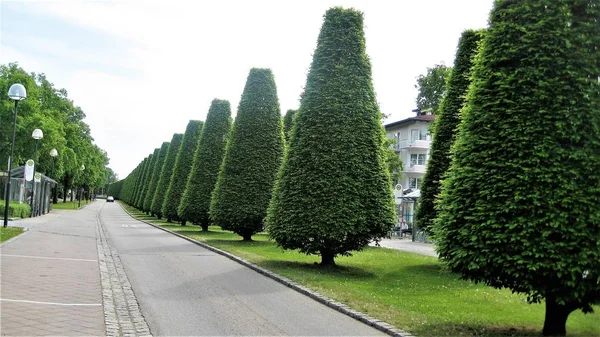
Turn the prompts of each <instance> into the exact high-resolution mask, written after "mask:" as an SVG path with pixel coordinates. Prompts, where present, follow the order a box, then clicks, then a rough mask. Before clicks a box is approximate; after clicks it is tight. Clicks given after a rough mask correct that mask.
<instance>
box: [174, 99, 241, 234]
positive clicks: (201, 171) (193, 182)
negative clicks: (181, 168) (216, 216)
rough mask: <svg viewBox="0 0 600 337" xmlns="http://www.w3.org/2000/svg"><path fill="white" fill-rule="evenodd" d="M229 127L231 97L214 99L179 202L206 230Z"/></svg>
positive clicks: (183, 211)
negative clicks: (228, 99) (227, 99)
mask: <svg viewBox="0 0 600 337" xmlns="http://www.w3.org/2000/svg"><path fill="white" fill-rule="evenodd" d="M230 127H231V106H230V103H229V101H226V100H220V99H214V100H213V101H212V102H211V104H210V108H209V109H208V115H207V116H206V123H205V125H204V130H203V131H202V134H201V136H200V139H199V141H198V150H197V151H196V155H195V157H194V162H193V165H192V167H191V170H190V174H189V178H188V180H187V184H186V188H185V193H184V195H183V198H182V200H181V206H180V215H181V217H182V218H183V219H186V220H189V221H191V222H193V223H194V224H197V225H200V226H202V229H203V230H205V231H206V230H208V225H209V224H210V216H209V211H210V200H211V196H212V191H213V190H214V188H215V184H216V182H217V176H218V174H219V169H220V167H221V163H222V162H223V155H224V153H225V144H226V143H227V136H228V134H229V128H230Z"/></svg>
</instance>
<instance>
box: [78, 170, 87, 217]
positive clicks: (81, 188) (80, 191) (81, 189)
mask: <svg viewBox="0 0 600 337" xmlns="http://www.w3.org/2000/svg"><path fill="white" fill-rule="evenodd" d="M80 169H81V171H83V170H85V165H83V164H81V168H80ZM81 193H83V187H79V203H78V205H77V208H80V207H81Z"/></svg>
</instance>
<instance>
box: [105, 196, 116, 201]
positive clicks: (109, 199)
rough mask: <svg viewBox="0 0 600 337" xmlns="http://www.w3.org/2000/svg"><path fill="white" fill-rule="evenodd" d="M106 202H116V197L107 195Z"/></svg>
mask: <svg viewBox="0 0 600 337" xmlns="http://www.w3.org/2000/svg"><path fill="white" fill-rule="evenodd" d="M106 202H115V198H113V197H112V196H110V195H109V196H108V197H106Z"/></svg>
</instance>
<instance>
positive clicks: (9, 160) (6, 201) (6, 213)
mask: <svg viewBox="0 0 600 337" xmlns="http://www.w3.org/2000/svg"><path fill="white" fill-rule="evenodd" d="M18 105H19V101H15V117H14V119H13V129H12V143H11V144H10V157H8V183H7V184H6V196H5V204H4V227H5V228H6V226H8V208H9V206H10V180H11V179H10V178H11V176H10V171H11V170H12V158H13V154H14V151H15V129H16V128H17V109H18Z"/></svg>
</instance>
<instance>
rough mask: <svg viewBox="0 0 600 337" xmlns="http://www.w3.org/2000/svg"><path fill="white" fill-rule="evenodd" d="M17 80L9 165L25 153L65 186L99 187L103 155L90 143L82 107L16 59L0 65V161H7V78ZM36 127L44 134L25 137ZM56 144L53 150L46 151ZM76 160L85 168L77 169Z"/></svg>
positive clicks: (105, 177) (10, 110)
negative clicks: (22, 94)
mask: <svg viewBox="0 0 600 337" xmlns="http://www.w3.org/2000/svg"><path fill="white" fill-rule="evenodd" d="M15 83H21V84H22V85H23V86H24V87H25V89H26V90H27V99H25V100H23V101H21V102H19V105H18V113H17V124H16V131H15V144H14V158H13V167H16V166H19V165H23V164H24V163H25V161H26V160H27V159H30V158H33V159H35V160H36V171H38V172H41V173H44V174H46V175H48V176H50V177H51V178H53V179H55V180H57V181H59V182H62V183H63V185H64V187H65V189H69V188H70V187H71V186H72V185H73V184H76V185H78V186H82V187H85V188H86V189H101V188H103V187H104V186H105V185H106V183H107V182H108V181H109V178H110V175H109V174H108V172H110V171H108V168H107V165H108V162H109V159H108V155H107V153H106V152H105V151H104V150H102V149H101V148H100V147H98V146H97V145H96V144H95V143H94V139H93V138H92V136H91V130H90V127H89V126H88V125H87V124H86V123H85V122H84V121H83V119H84V118H85V113H84V112H83V110H82V109H81V108H80V107H78V106H75V105H74V102H73V101H72V100H70V99H69V98H68V95H67V91H66V90H65V89H57V88H55V87H54V85H53V84H52V83H51V82H50V81H49V80H48V79H47V78H46V76H45V75H44V74H36V73H27V72H25V70H23V69H22V68H21V67H19V66H18V64H16V63H10V64H8V65H0V91H1V92H2V93H3V94H2V95H0V120H2V121H10V122H6V123H4V122H3V123H0V162H1V163H7V162H8V156H9V154H10V144H11V140H12V139H11V138H12V124H13V123H12V120H13V116H14V101H13V100H11V99H9V98H8V96H7V95H6V93H7V92H8V89H9V87H10V86H11V85H12V84H15ZM34 129H41V130H42V131H43V133H44V137H43V138H42V139H40V140H39V141H38V144H37V145H38V147H37V149H38V151H37V153H34V150H35V140H34V139H33V138H32V137H31V133H32V131H33V130H34ZM52 149H56V150H57V152H58V156H56V157H55V158H53V157H51V156H50V151H51V150H52ZM81 165H84V166H85V170H81Z"/></svg>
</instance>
